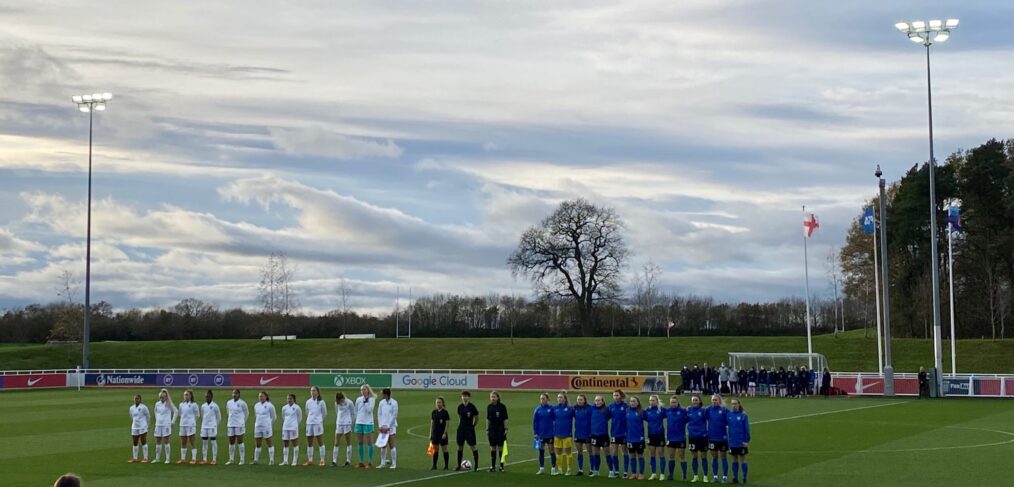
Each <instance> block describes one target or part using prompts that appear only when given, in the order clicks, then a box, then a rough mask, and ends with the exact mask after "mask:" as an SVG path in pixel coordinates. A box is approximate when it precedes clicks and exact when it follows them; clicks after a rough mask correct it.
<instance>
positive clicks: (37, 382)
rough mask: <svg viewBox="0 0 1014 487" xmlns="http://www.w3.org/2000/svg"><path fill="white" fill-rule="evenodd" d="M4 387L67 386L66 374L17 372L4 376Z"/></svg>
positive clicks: (37, 387) (38, 387)
mask: <svg viewBox="0 0 1014 487" xmlns="http://www.w3.org/2000/svg"><path fill="white" fill-rule="evenodd" d="M2 381H3V388H4V389H42V388H47V387H67V374H32V375H29V374H19V375H8V376H4V377H3V379H2Z"/></svg>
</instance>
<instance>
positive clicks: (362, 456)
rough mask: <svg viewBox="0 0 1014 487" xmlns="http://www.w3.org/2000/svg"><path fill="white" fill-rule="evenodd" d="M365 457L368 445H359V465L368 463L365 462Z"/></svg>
mask: <svg viewBox="0 0 1014 487" xmlns="http://www.w3.org/2000/svg"><path fill="white" fill-rule="evenodd" d="M365 455H366V445H363V444H362V443H360V444H359V463H366V462H364V461H363V460H364V459H365Z"/></svg>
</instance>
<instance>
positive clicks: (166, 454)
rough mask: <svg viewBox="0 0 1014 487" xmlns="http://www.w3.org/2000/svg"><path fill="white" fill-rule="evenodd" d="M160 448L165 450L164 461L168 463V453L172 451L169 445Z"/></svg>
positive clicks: (165, 444)
mask: <svg viewBox="0 0 1014 487" xmlns="http://www.w3.org/2000/svg"><path fill="white" fill-rule="evenodd" d="M162 446H163V447H164V448H165V460H166V461H167V462H168V461H169V453H170V452H172V451H173V450H172V448H171V447H170V445H169V444H168V443H164V444H163V445H162Z"/></svg>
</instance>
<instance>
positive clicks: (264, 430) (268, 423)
mask: <svg viewBox="0 0 1014 487" xmlns="http://www.w3.org/2000/svg"><path fill="white" fill-rule="evenodd" d="M275 419H278V414H277V412H276V411H275V405H274V404H271V398H270V397H268V393H266V392H264V391H261V393H260V394H258V395H257V404H254V442H256V446H255V447H254V459H253V464H254V465H257V464H258V463H260V461H261V440H264V441H265V442H266V443H267V444H268V465H274V464H275V445H274V443H272V442H271V437H272V436H273V432H272V431H271V430H272V429H273V427H274V424H275Z"/></svg>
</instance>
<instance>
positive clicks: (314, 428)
mask: <svg viewBox="0 0 1014 487" xmlns="http://www.w3.org/2000/svg"><path fill="white" fill-rule="evenodd" d="M323 434H324V425H322V424H308V425H306V437H307V438H310V437H313V436H322V435H323Z"/></svg>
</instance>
